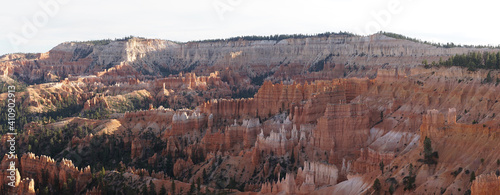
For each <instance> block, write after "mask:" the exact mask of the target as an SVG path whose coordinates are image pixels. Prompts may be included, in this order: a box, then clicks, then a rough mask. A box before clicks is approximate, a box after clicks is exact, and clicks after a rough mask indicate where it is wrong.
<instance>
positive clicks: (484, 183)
mask: <svg viewBox="0 0 500 195" xmlns="http://www.w3.org/2000/svg"><path fill="white" fill-rule="evenodd" d="M499 192H500V176H498V175H495V174H486V175H479V176H477V178H476V180H474V181H473V182H472V186H471V194H473V195H487V194H497V193H499Z"/></svg>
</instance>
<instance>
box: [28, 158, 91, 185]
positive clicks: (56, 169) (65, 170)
mask: <svg viewBox="0 0 500 195" xmlns="http://www.w3.org/2000/svg"><path fill="white" fill-rule="evenodd" d="M20 161H21V170H22V172H21V175H22V176H23V177H28V178H34V179H35V180H37V181H42V179H45V178H42V171H43V172H46V173H48V174H47V178H46V179H47V182H49V183H52V184H54V181H55V179H56V178H58V179H59V181H67V179H69V178H71V179H74V180H75V181H76V190H77V191H81V190H83V189H84V187H85V186H86V185H87V184H88V183H89V182H90V181H91V180H92V173H91V172H90V166H87V167H85V168H84V169H81V170H80V169H78V168H77V167H75V166H74V165H73V162H72V161H70V160H66V159H63V160H62V161H61V162H60V163H56V162H55V161H54V159H52V158H50V157H47V156H43V155H42V156H35V154H33V153H27V154H24V155H23V156H22V157H21V160H20ZM43 175H45V173H44V174H43ZM68 177H69V178H68ZM63 183H64V182H61V183H60V185H61V186H59V187H62V184H63ZM28 186H29V185H28Z"/></svg>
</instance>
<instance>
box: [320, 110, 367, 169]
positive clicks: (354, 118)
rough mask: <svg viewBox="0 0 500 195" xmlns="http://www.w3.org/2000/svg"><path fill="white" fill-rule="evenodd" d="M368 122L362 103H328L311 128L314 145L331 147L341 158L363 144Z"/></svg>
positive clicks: (326, 148) (328, 148)
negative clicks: (315, 124) (313, 127)
mask: <svg viewBox="0 0 500 195" xmlns="http://www.w3.org/2000/svg"><path fill="white" fill-rule="evenodd" d="M369 123H370V121H369V111H368V109H367V107H366V106H365V105H363V104H328V105H327V108H326V111H325V115H324V116H323V117H321V118H320V119H318V126H317V127H316V129H314V130H313V135H312V136H313V137H314V145H315V146H316V147H318V148H319V149H321V150H324V151H330V150H331V149H332V148H333V149H334V150H335V155H337V157H339V158H338V159H341V158H340V157H342V156H343V155H344V154H346V153H347V152H348V151H353V150H356V149H360V148H362V147H364V146H365V141H366V139H367V138H368V131H369V129H368V127H369V126H368V125H369ZM337 163H340V160H337Z"/></svg>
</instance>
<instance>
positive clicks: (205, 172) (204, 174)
mask: <svg viewBox="0 0 500 195" xmlns="http://www.w3.org/2000/svg"><path fill="white" fill-rule="evenodd" d="M202 176H203V183H204V184H206V183H207V181H208V175H207V171H205V169H203V174H202Z"/></svg>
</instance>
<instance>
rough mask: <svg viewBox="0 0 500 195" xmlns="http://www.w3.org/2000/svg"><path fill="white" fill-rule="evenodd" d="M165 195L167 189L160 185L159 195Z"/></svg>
mask: <svg viewBox="0 0 500 195" xmlns="http://www.w3.org/2000/svg"><path fill="white" fill-rule="evenodd" d="M166 194H167V189H166V188H165V185H161V189H160V193H159V195H166Z"/></svg>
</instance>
